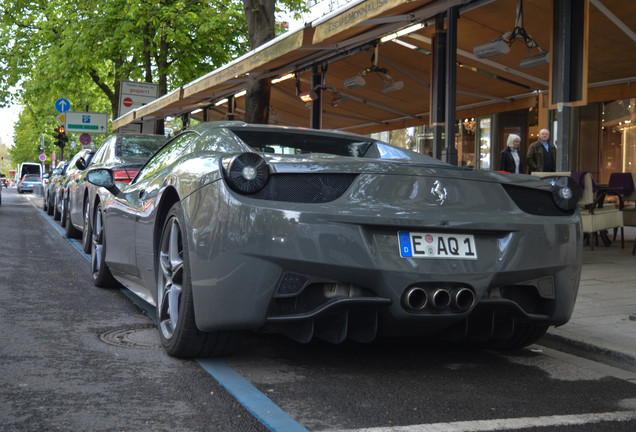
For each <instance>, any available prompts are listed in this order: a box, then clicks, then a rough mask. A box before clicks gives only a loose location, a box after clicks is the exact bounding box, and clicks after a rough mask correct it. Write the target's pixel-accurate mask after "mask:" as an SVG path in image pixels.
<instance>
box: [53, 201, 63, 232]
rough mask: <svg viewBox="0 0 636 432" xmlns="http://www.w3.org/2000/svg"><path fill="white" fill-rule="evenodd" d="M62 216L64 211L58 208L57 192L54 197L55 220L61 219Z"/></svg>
mask: <svg viewBox="0 0 636 432" xmlns="http://www.w3.org/2000/svg"><path fill="white" fill-rule="evenodd" d="M61 218H62V213H61V212H60V211H59V210H58V209H57V194H55V196H54V197H53V220H56V221H59V220H60V219H61ZM62 226H64V225H62Z"/></svg>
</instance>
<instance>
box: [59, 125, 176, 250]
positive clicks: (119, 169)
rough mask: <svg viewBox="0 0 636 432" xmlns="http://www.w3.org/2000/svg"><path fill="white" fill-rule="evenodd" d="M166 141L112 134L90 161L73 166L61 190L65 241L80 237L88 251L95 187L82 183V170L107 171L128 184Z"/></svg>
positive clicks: (165, 139) (162, 137) (143, 136)
mask: <svg viewBox="0 0 636 432" xmlns="http://www.w3.org/2000/svg"><path fill="white" fill-rule="evenodd" d="M166 141H167V138H166V137H165V136H163V135H149V134H113V135H110V136H109V137H107V138H106V140H105V141H104V142H103V143H102V145H101V146H100V147H99V149H98V150H97V152H96V153H95V155H94V156H93V158H92V159H91V160H90V161H86V160H85V159H83V158H80V159H78V160H77V161H76V162H75V165H76V167H77V169H78V170H79V171H78V172H77V174H76V175H75V176H73V178H72V179H69V182H68V183H67V186H66V189H65V198H64V201H65V203H66V208H67V210H68V211H67V213H66V214H67V220H66V235H67V237H80V235H81V237H82V247H83V249H84V251H85V252H86V253H89V252H90V251H91V240H92V226H91V218H90V215H91V214H92V212H93V208H94V203H95V198H96V197H97V189H98V188H97V187H96V186H94V185H91V184H90V183H88V181H87V180H86V174H85V169H86V168H87V167H88V166H89V163H90V167H91V168H92V167H95V168H110V169H112V171H113V176H114V180H115V181H116V182H125V183H128V182H130V181H131V180H132V179H133V178H134V177H135V176H136V175H137V172H138V171H139V168H141V167H142V166H143V164H144V163H145V162H146V161H147V160H148V158H149V157H150V156H152V154H153V153H155V152H156V151H157V150H158V149H159V148H160V147H161V146H162V145H163V144H165V142H166Z"/></svg>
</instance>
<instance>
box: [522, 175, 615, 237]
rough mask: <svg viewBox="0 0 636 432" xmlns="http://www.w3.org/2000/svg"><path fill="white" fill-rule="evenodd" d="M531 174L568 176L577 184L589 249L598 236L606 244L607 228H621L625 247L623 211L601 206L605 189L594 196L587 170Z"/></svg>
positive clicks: (593, 185) (579, 204) (591, 180)
mask: <svg viewBox="0 0 636 432" xmlns="http://www.w3.org/2000/svg"><path fill="white" fill-rule="evenodd" d="M532 175H534V176H537V177H554V176H570V177H572V178H573V179H574V180H575V181H576V182H577V183H578V185H579V194H580V197H579V201H578V207H579V211H580V213H581V222H582V225H583V233H584V234H585V237H586V238H587V240H588V243H589V245H590V249H594V244H595V243H596V244H598V237H599V236H600V237H601V239H602V240H603V243H604V244H605V245H606V246H607V245H609V244H610V240H609V238H608V237H607V234H606V231H607V230H608V229H611V228H612V229H617V230H618V228H620V229H621V247H623V248H624V247H625V241H624V240H623V238H622V235H623V233H624V229H623V212H622V211H621V210H620V209H618V208H616V207H615V206H608V207H603V203H604V200H605V195H606V194H607V192H606V191H603V192H600V193H598V194H597V195H596V196H595V192H596V186H595V183H594V179H593V177H592V174H590V173H589V172H569V171H566V172H533V173H532Z"/></svg>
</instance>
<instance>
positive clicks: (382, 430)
mask: <svg viewBox="0 0 636 432" xmlns="http://www.w3.org/2000/svg"><path fill="white" fill-rule="evenodd" d="M633 420H636V411H614V412H605V413H590V414H574V415H554V416H545V417H520V418H511V419H493V420H474V421H461V422H452V423H429V424H421V425H410V426H390V427H374V428H367V429H346V430H342V429H340V430H337V432H482V431H501V430H515V429H528V428H533V427H536V428H540V427H543V428H544V427H557V426H577V425H585V424H593V423H601V422H629V421H633ZM329 432H336V430H331V431H329Z"/></svg>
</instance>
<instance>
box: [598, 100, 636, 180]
mask: <svg viewBox="0 0 636 432" xmlns="http://www.w3.org/2000/svg"><path fill="white" fill-rule="evenodd" d="M602 136H603V143H602V148H601V163H600V171H601V172H600V177H601V181H602V182H607V181H608V180H609V176H610V175H611V173H613V172H634V170H636V98H632V99H621V100H618V101H614V102H608V103H605V104H603V125H602Z"/></svg>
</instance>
